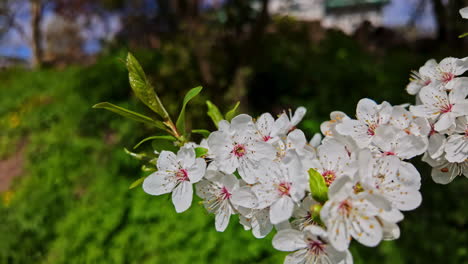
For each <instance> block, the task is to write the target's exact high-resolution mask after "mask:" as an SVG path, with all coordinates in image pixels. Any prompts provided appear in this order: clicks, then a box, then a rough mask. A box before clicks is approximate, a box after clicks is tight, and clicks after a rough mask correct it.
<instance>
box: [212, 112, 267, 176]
mask: <svg viewBox="0 0 468 264" xmlns="http://www.w3.org/2000/svg"><path fill="white" fill-rule="evenodd" d="M220 124H221V122H220ZM251 124H252V118H251V117H250V116H247V115H239V116H237V117H235V118H234V119H233V120H232V122H231V124H230V127H229V128H228V127H227V124H226V125H223V130H221V131H215V132H213V133H211V135H210V136H209V137H208V146H209V148H210V150H211V153H212V154H213V160H214V161H215V163H216V164H217V166H218V168H219V169H220V170H221V171H223V172H224V173H227V174H231V173H234V172H235V171H236V169H237V170H238V171H239V175H240V176H241V177H242V179H244V180H245V181H246V182H247V183H249V184H253V183H255V182H257V181H258V177H257V174H256V171H257V166H258V162H259V161H260V160H261V159H268V160H273V159H274V158H275V157H276V150H275V148H274V147H273V146H272V145H270V144H268V143H266V142H261V141H258V140H256V137H255V134H254V133H255V131H254V130H253V128H252V126H250V125H251ZM220 127H221V126H220Z"/></svg>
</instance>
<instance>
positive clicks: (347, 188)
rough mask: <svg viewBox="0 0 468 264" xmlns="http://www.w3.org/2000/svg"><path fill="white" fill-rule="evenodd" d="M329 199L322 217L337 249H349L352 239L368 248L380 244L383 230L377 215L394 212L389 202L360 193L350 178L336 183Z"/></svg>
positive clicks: (321, 212)
mask: <svg viewBox="0 0 468 264" xmlns="http://www.w3.org/2000/svg"><path fill="white" fill-rule="evenodd" d="M328 197H329V200H328V201H327V202H326V203H325V205H324V206H323V207H322V210H321V211H320V217H321V219H322V221H323V222H324V223H325V225H326V226H327V230H328V236H329V238H330V243H331V244H332V245H333V247H335V248H336V249H337V250H340V251H344V250H346V249H347V248H348V247H349V243H350V240H351V237H353V238H354V239H356V240H357V241H358V242H360V243H361V244H363V245H365V246H368V247H374V246H376V245H377V244H379V242H380V241H381V240H382V237H383V230H382V226H381V225H380V223H379V221H378V220H377V218H376V216H378V214H379V213H381V212H383V211H385V210H390V208H391V206H390V203H389V202H387V201H386V200H385V199H384V198H383V197H381V196H378V195H376V194H372V193H370V192H364V191H360V190H359V188H358V187H357V186H355V183H353V182H352V181H351V178H349V177H348V176H343V177H340V178H338V179H337V180H336V181H334V182H333V184H332V185H331V186H330V188H329V190H328Z"/></svg>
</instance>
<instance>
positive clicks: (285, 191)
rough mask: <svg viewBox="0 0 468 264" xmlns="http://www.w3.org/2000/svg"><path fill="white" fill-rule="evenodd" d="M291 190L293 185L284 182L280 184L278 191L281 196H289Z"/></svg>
mask: <svg viewBox="0 0 468 264" xmlns="http://www.w3.org/2000/svg"><path fill="white" fill-rule="evenodd" d="M290 190H291V183H289V182H282V183H280V184H278V191H279V193H280V194H281V196H284V195H289V191H290Z"/></svg>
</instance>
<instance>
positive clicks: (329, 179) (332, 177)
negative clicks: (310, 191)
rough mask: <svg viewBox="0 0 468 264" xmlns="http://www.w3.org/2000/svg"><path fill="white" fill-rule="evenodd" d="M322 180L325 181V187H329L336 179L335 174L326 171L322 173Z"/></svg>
mask: <svg viewBox="0 0 468 264" xmlns="http://www.w3.org/2000/svg"><path fill="white" fill-rule="evenodd" d="M322 176H323V179H324V180H325V183H326V184H327V186H330V184H332V183H333V181H334V180H335V178H336V175H335V172H334V171H331V170H326V171H324V172H323V173H322Z"/></svg>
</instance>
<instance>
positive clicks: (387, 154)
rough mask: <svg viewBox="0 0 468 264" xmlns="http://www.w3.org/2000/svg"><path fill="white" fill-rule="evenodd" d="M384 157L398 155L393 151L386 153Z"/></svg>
mask: <svg viewBox="0 0 468 264" xmlns="http://www.w3.org/2000/svg"><path fill="white" fill-rule="evenodd" d="M383 155H384V156H395V155H396V154H395V152H393V151H385V152H384V153H383Z"/></svg>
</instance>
